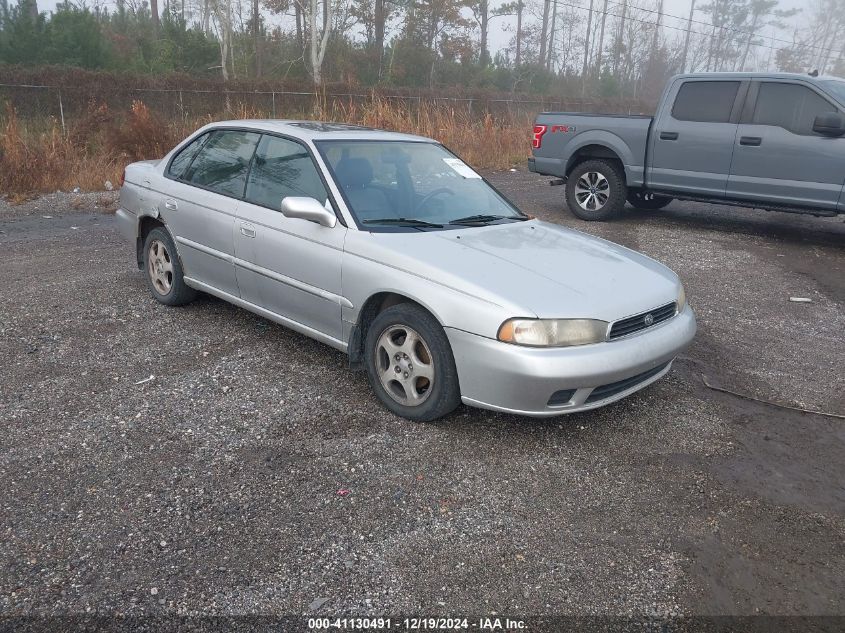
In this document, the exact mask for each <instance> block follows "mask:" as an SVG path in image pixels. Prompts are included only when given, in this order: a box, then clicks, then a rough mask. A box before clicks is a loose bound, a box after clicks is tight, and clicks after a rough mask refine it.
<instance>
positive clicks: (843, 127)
mask: <svg viewBox="0 0 845 633" xmlns="http://www.w3.org/2000/svg"><path fill="white" fill-rule="evenodd" d="M813 132H816V133H817V134H822V135H824V136H842V135H843V134H845V116H843V115H841V114H839V113H838V112H825V113H824V114H820V115H819V116H817V117H816V120H815V121H814V122H813Z"/></svg>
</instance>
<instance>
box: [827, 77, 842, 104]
mask: <svg viewBox="0 0 845 633" xmlns="http://www.w3.org/2000/svg"><path fill="white" fill-rule="evenodd" d="M823 83H824V86H825V88H827V89H828V90H829V91H830V92H832V93H833V96H835V97H836V98H837V99H839V101H840V103H843V104H845V81H840V80H839V79H826V80H825V81H824V82H823Z"/></svg>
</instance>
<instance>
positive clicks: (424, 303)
mask: <svg viewBox="0 0 845 633" xmlns="http://www.w3.org/2000/svg"><path fill="white" fill-rule="evenodd" d="M117 217H118V220H119V224H120V226H121V231H122V233H123V234H124V235H125V236H126V237H127V238H129V239H130V240H131V241H133V242H135V244H136V258H137V263H138V267H139V268H140V269H142V270H143V271H144V274H145V275H146V279H147V282H148V285H149V289H150V292H151V293H152V295H153V297H155V299H157V300H158V301H160V302H161V303H164V304H166V305H169V306H178V305H184V304H186V303H188V302H190V301H191V300H192V299H193V298H194V297H195V296H196V294H197V292H206V293H208V294H211V295H215V296H217V297H220V298H222V299H225V300H226V301H229V302H231V303H233V304H235V305H237V306H240V307H242V308H245V309H246V310H250V311H252V312H255V313H256V314H259V315H261V316H263V317H265V318H267V319H270V320H272V321H275V322H277V323H280V324H282V325H284V326H285V327H288V328H290V329H292V330H295V331H297V332H300V333H302V334H305V335H306V336H310V337H312V338H315V339H317V340H319V341H322V342H323V343H326V344H328V345H331V346H332V347H335V348H337V349H338V350H341V351H344V352H346V353H347V354H348V356H349V359H350V364H351V365H352V366H353V367H362V366H363V368H365V369H366V371H367V375H368V377H369V382H370V385H371V386H372V389H373V391H374V392H375V394H376V396H377V397H378V399H379V400H380V401H381V402H382V403H383V404H384V405H385V406H386V407H387V408H388V409H390V410H391V411H393V412H394V413H396V414H398V415H400V416H404V417H405V418H409V419H411V420H417V421H429V420H434V419H436V418H439V417H441V416H444V415H446V414H448V413H449V412H450V411H452V410H454V409H455V408H456V407H457V406H458V405H459V404H460V403H461V402H464V403H465V404H468V405H471V406H475V407H483V408H485V409H492V410H495V411H504V412H508V413H515V414H520V415H528V416H553V415H559V414H563V413H571V412H575V411H583V410H586V409H592V408H595V407H600V406H602V405H605V404H608V403H611V402H614V401H616V400H619V399H620V398H623V397H625V396H627V395H630V394H631V393H633V392H635V391H637V390H639V389H642V388H643V387H645V386H646V385H649V384H651V383H653V382H654V381H656V380H658V379H659V378H660V377H662V376H663V375H665V374H666V373H667V372H668V371H669V369H670V367H671V365H672V360H673V359H674V358H675V356H676V355H677V354H678V353H679V352H680V351H681V350H683V349H684V348H685V347H686V346H687V345H688V344H689V343H690V341H691V340H692V338H693V336H694V334H695V329H696V324H695V316H694V315H693V312H692V310H691V309H690V307H689V305H687V301H686V297H685V295H684V288H683V286H682V285H681V282H680V281H679V279H678V277H677V275H675V273H673V272H672V271H671V270H669V269H668V268H666V267H665V266H663V265H661V264H659V263H658V262H656V261H654V260H652V259H649V258H648V257H646V256H644V255H641V254H639V253H636V252H634V251H631V250H629V249H627V248H624V247H622V246H618V245H616V244H613V243H610V242H607V241H605V240H602V239H599V238H596V237H591V236H588V235H584V234H582V233H579V232H577V231H573V230H570V229H566V228H563V227H560V226H557V225H554V224H548V223H545V222H541V221H538V220H535V219H532V218H531V217H529V216H527V215H525V214H523V213H522V212H520V210H519V209H517V208H516V206H514V205H513V204H512V203H511V202H509V201H508V200H507V199H506V198H505V197H504V196H503V195H502V194H500V193H499V192H498V191H496V189H494V188H493V187H492V186H491V185H490V184H489V183H488V182H486V181H485V180H484V178H482V177H481V176H480V175H479V174H478V173H476V172H475V171H474V170H473V169H472V168H471V167H469V166H468V165H467V164H466V163H464V162H463V161H462V160H461V159H460V158H458V157H457V156H456V155H455V154H453V153H452V152H450V151H449V150H448V149H446V148H445V147H443V146H442V145H440V144H439V143H437V142H436V141H433V140H431V139H428V138H422V137H418V136H410V135H407V134H396V133H391V132H382V131H378V130H373V129H367V128H362V127H355V126H350V125H342V124H332V123H319V122H313V121H268V120H261V121H230V122H222V123H214V124H211V125H208V126H206V127H203V128H202V129H200V130H198V131H197V132H196V133H194V134H193V135H192V136H190V137H189V138H188V139H187V140H185V141H184V142H183V143H182V144H180V145H179V146H178V147H176V148H175V149H174V150H173V151H171V152H170V153H169V154H168V155H167V156H165V157H164V158H163V159H162V160H155V161H144V162H139V163H133V164H131V165H129V166H128V167H127V168H126V172H125V174H124V183H123V187H122V189H121V192H120V208H119V210H118V211H117Z"/></svg>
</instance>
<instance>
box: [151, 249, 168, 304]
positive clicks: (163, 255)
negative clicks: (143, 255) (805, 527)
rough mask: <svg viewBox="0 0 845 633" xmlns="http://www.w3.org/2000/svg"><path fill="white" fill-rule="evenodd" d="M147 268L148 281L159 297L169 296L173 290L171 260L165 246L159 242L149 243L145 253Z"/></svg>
mask: <svg viewBox="0 0 845 633" xmlns="http://www.w3.org/2000/svg"><path fill="white" fill-rule="evenodd" d="M147 262H148V264H147V268H148V272H149V275H150V280H151V281H152V282H153V286H154V287H155V289H156V292H158V293H159V294H160V295H162V296H165V295H168V294H170V291H171V290H172V289H173V259H172V258H171V256H170V253H168V252H167V246H165V245H164V242H162V241H161V240H153V241H152V242H150V249H149V251H148V253H147Z"/></svg>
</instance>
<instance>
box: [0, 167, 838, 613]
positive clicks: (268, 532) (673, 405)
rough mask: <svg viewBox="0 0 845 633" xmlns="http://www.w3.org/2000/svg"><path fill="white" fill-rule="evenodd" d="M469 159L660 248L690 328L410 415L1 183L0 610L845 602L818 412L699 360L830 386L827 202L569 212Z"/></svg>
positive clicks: (831, 405) (808, 608)
mask: <svg viewBox="0 0 845 633" xmlns="http://www.w3.org/2000/svg"><path fill="white" fill-rule="evenodd" d="M491 179H492V180H493V181H494V182H495V183H496V184H497V185H498V186H499V187H500V188H501V189H502V190H503V191H505V192H506V193H507V194H509V195H510V196H511V197H512V198H513V199H514V200H515V201H517V202H518V203H519V204H520V205H521V206H522V207H523V209H525V210H526V211H527V212H530V213H533V214H536V215H538V216H539V217H541V218H542V219H545V220H549V221H552V222H558V223H561V224H564V225H567V226H571V227H575V228H577V229H579V230H582V231H586V232H589V233H594V234H596V235H600V236H602V237H605V238H608V239H610V240H613V241H617V242H620V243H622V244H625V245H627V246H630V247H632V248H635V249H637V250H641V251H643V252H645V253H647V254H648V255H650V256H652V257H655V258H656V259H658V260H660V261H662V262H664V263H666V264H667V265H669V266H670V267H671V268H673V269H674V270H675V271H677V272H678V273H679V274H680V275H681V277H682V278H683V279H684V281H685V283H686V287H687V294H688V296H689V298H690V302H691V304H692V305H693V307H694V308H695V310H696V312H697V314H698V317H699V327H700V330H699V335H698V337H697V339H696V342H695V343H694V345H693V346H692V348H691V349H690V350H689V351H688V352H687V353H686V354H685V355H684V356H683V357H682V358H681V359H679V361H678V362H677V363H676V364H675V368H674V370H673V371H672V372H671V373H670V374H669V375H668V376H667V377H666V378H665V379H664V380H661V381H659V382H658V383H656V384H655V385H653V386H652V387H650V388H647V389H645V390H644V391H641V392H639V393H638V394H636V395H634V396H632V397H630V398H627V399H625V400H623V401H621V402H619V403H617V404H614V405H611V406H608V407H605V408H603V409H600V410H597V411H592V412H588V413H583V414H578V415H573V416H570V417H563V418H558V419H554V420H533V419H526V418H520V417H515V416H508V415H501V414H495V413H490V412H485V411H480V410H474V409H469V408H463V407H462V408H460V409H459V410H458V411H457V412H456V413H455V414H453V415H452V416H450V417H449V418H448V419H446V420H443V421H440V422H438V423H435V424H426V425H419V424H413V423H410V422H407V421H404V420H402V419H399V418H397V417H395V416H393V415H391V414H390V413H388V412H387V411H386V410H385V409H383V408H382V407H381V406H379V404H378V403H377V401H376V399H375V397H374V396H372V395H371V394H370V391H369V388H368V386H367V383H366V379H365V376H364V374H363V373H358V372H353V371H350V370H349V369H348V368H347V364H346V359H345V356H344V355H342V354H340V353H339V352H336V351H334V350H332V349H330V348H328V347H326V346H323V345H321V344H319V343H316V342H314V341H311V340H310V339H307V338H305V337H303V336H300V335H298V334H295V333H293V332H291V331H288V330H286V329H284V328H282V327H279V326H277V325H274V324H272V323H270V322H268V321H265V320H263V319H261V318H259V317H256V316H254V315H252V314H250V313H248V312H245V311H243V310H240V309H237V308H235V307H232V306H230V305H228V304H226V303H223V302H221V301H218V300H216V299H212V298H209V297H202V298H200V299H199V300H198V301H196V302H195V303H194V304H192V305H190V306H188V307H185V308H180V309H173V308H167V307H165V306H162V305H160V304H158V303H156V302H155V301H154V300H153V299H152V298H151V297H150V295H149V292H148V291H147V290H146V288H145V285H144V281H143V278H142V276H141V273H140V272H139V271H138V270H137V269H136V268H135V266H134V263H133V254H132V247H131V246H130V245H128V244H126V243H124V242H122V241H121V240H120V238H119V236H118V234H117V232H116V229H115V226H114V220H113V217H112V216H111V215H109V214H108V210H109V209H110V208H113V194H109V195H99V194H91V195H87V196H73V195H65V194H55V195H53V196H50V197H47V198H41V199H39V200H36V201H31V202H28V203H26V204H23V205H19V206H16V207H8V206H0V243H2V249H3V253H4V255H3V257H2V258H0V273H1V274H2V277H3V279H4V281H5V289H4V291H3V293H2V295H0V354H2V358H3V359H5V363H4V364H3V366H2V367H0V419H2V421H3V430H4V432H3V434H2V437H1V438H0V481H2V482H3V485H2V487H0V518H2V522H0V529H2V538H0V569H2V571H0V612H2V613H3V614H5V615H16V614H43V615H51V614H67V613H86V612H87V613H90V612H98V613H105V614H125V615H144V614H159V615H160V614H197V613H201V614H209V613H214V614H254V613H262V614H299V613H318V614H321V615H322V614H333V615H336V614H356V615H364V614H372V615H387V614H394V615H395V614H400V613H402V614H443V615H447V614H458V613H465V614H479V615H483V614H488V613H491V612H497V613H503V614H513V615H539V614H557V613H567V614H581V615H592V614H601V615H619V614H640V615H642V614H661V615H665V614H678V613H680V614H749V615H754V614H830V615H836V614H838V615H845V604H843V596H844V595H845V574H843V573H842V570H843V569H845V538H843V537H845V516H843V515H845V473H843V469H842V463H843V456H845V421H843V420H841V419H836V418H832V417H825V416H821V415H815V414H807V413H801V412H796V411H792V410H789V409H785V408H780V407H776V406H772V405H770V404H765V403H761V402H756V401H752V400H746V399H742V398H737V397H735V396H731V395H728V394H725V393H721V392H718V391H714V390H711V389H709V388H708V387H706V386H705V385H704V383H703V381H702V375H704V376H706V377H707V379H708V381H709V382H710V383H711V384H713V385H717V386H722V387H725V388H728V389H731V390H734V391H738V392H742V393H745V394H748V395H751V396H754V397H756V398H760V399H762V400H768V401H772V402H777V403H781V404H785V405H789V406H794V407H802V408H807V409H814V410H819V411H828V412H832V413H838V414H843V413H845V398H843V388H844V387H845V378H843V371H842V370H843V366H845V344H844V343H843V334H842V332H843V331H845V305H843V304H845V223H843V222H842V219H841V218H839V219H819V218H812V217H804V216H792V215H787V214H780V213H766V212H761V211H751V210H744V209H742V210H741V209H733V208H728V207H713V206H707V205H698V204H691V203H677V202H676V203H673V204H672V205H670V206H669V207H668V209H666V210H664V211H660V212H654V213H640V212H633V211H630V212H628V213H627V214H626V215H625V216H624V217H622V218H620V219H619V220H616V221H614V222H610V223H605V224H586V223H582V222H580V221H578V220H576V219H574V218H573V217H572V216H570V215H569V214H568V212H566V211H565V210H564V209H563V207H562V195H563V191H562V188H560V187H548V186H547V185H546V181H545V179H543V178H539V177H536V176H534V175H532V174H528V173H525V172H504V173H496V174H492V175H491ZM109 196H111V199H109ZM45 216H50V217H45ZM583 272H584V273H585V274H589V271H583ZM790 296H802V297H808V298H810V299H812V302H811V303H791V302H789V300H788V299H789V297H790ZM152 376H154V378H151V377H152ZM341 490H348V491H349V493H348V494H345V495H344V494H339V491H341Z"/></svg>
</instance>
